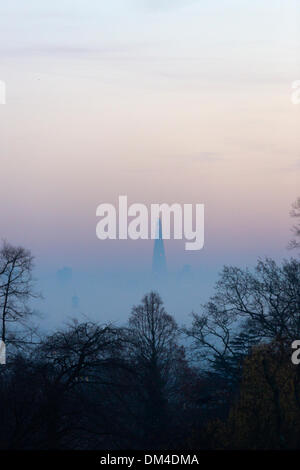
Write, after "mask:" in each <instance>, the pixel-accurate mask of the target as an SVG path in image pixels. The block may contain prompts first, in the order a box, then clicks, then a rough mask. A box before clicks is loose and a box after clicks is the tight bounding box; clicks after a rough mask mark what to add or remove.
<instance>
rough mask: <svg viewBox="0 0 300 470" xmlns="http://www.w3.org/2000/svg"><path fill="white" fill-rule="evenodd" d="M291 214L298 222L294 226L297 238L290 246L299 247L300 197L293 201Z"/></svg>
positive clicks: (293, 230)
mask: <svg viewBox="0 0 300 470" xmlns="http://www.w3.org/2000/svg"><path fill="white" fill-rule="evenodd" d="M290 214H291V216H292V217H293V218H295V219H297V220H296V224H295V225H294V226H293V228H292V232H293V233H294V236H295V238H294V239H293V240H291V242H290V243H289V248H291V249H293V248H296V249H299V248H300V197H298V199H297V200H296V201H295V202H294V203H293V205H292V210H291V212H290Z"/></svg>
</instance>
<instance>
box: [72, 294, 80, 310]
mask: <svg viewBox="0 0 300 470" xmlns="http://www.w3.org/2000/svg"><path fill="white" fill-rule="evenodd" d="M78 307H79V297H78V296H77V295H73V297H72V308H74V309H76V308H78Z"/></svg>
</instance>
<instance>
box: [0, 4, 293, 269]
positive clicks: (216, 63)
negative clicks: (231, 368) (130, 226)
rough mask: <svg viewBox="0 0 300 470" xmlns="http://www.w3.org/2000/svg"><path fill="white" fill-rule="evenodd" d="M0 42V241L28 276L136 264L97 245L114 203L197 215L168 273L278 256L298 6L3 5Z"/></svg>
mask: <svg viewBox="0 0 300 470" xmlns="http://www.w3.org/2000/svg"><path fill="white" fill-rule="evenodd" d="M0 39H1V40H0V79H1V80H5V82H6V86H7V104H6V105H0V145H1V149H0V155H1V157H0V158H1V173H0V201H1V205H0V216H1V236H2V237H6V238H7V239H8V240H10V241H11V242H13V243H21V244H24V245H25V246H27V247H29V248H31V249H32V251H33V253H34V254H35V255H36V257H37V263H38V264H39V265H40V266H44V267H45V269H46V268H47V267H49V268H53V267H61V266H64V265H70V266H72V267H74V268H75V269H76V268H78V269H79V268H80V269H81V268H83V267H84V268H85V269H89V268H91V269H92V268H93V269H94V268H95V267H96V266H108V265H110V266H114V265H115V266H119V265H124V266H126V265H127V266H129V265H130V266H131V267H132V266H134V265H136V266H144V267H146V266H151V252H152V242H151V241H150V242H100V241H99V240H97V239H96V236H95V227H96V223H97V219H96V216H95V211H96V207H97V206H98V204H100V203H101V202H111V203H116V202H117V198H118V196H119V195H120V194H126V195H127V196H128V199H129V202H140V203H145V204H150V203H157V202H167V203H172V202H178V203H181V204H183V203H196V202H198V203H204V204H205V206H206V227H205V228H206V238H205V248H204V250H203V251H200V252H198V253H195V252H193V253H192V252H190V253H187V252H185V251H184V245H183V242H182V243H181V242H177V243H169V244H168V246H166V251H167V256H168V261H169V265H171V266H172V265H173V266H174V267H176V266H182V264H186V263H187V264H191V265H194V266H201V265H202V264H206V265H211V266H219V265H221V264H222V263H223V262H232V263H236V262H239V261H242V262H248V261H249V260H250V261H251V260H253V259H255V258H257V257H258V256H260V255H271V256H275V257H281V256H284V255H286V256H287V255H288V253H287V252H286V249H285V247H286V244H287V242H288V240H289V238H290V232H289V227H290V225H291V221H290V218H289V210H290V205H291V203H292V202H293V200H295V199H296V197H297V196H299V181H300V133H299V114H300V105H298V106H297V105H292V104H291V100H290V95H291V84H292V82H293V81H294V80H297V79H300V3H299V1H296V0H295V1H293V0H281V1H279V0H235V1H233V0H198V1H197V0H147V1H146V0H110V1H99V0H98V1H96V0H94V1H92V0H68V1H67V0H63V1H62V0H59V1H58V0H55V1H54V0H51V1H50V0H44V1H43V2H41V1H40V0H35V1H33V0H27V1H26V2H24V1H22V0H9V1H3V0H2V1H1V3H0Z"/></svg>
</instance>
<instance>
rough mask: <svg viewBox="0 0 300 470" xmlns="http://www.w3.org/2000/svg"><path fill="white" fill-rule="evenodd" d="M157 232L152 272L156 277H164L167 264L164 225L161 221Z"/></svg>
mask: <svg viewBox="0 0 300 470" xmlns="http://www.w3.org/2000/svg"><path fill="white" fill-rule="evenodd" d="M157 231H158V234H157V238H156V239H155V242H154V250H153V259H152V272H153V274H155V275H156V276H164V275H165V274H166V273H167V262H166V255H165V247H164V240H163V235H162V223H161V220H160V219H159V220H158V224H157Z"/></svg>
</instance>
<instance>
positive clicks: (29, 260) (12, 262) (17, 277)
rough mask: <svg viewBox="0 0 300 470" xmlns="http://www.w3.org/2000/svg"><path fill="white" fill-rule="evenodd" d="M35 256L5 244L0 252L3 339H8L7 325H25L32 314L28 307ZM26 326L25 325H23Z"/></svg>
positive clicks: (0, 299)
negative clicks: (26, 319)
mask: <svg viewBox="0 0 300 470" xmlns="http://www.w3.org/2000/svg"><path fill="white" fill-rule="evenodd" d="M32 270H33V256H32V255H31V253H30V251H29V250H26V249H25V248H23V247H14V246H12V245H10V244H9V243H7V242H3V245H2V247H1V250H0V312H1V328H2V331H1V339H2V341H4V342H5V341H6V339H7V324H8V323H11V322H13V323H18V324H23V320H24V319H25V317H27V316H28V315H30V314H31V313H32V311H31V309H30V308H29V306H28V301H29V300H30V299H31V298H35V297H37V294H35V293H34V291H33V278H32ZM23 325H24V324H23Z"/></svg>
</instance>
